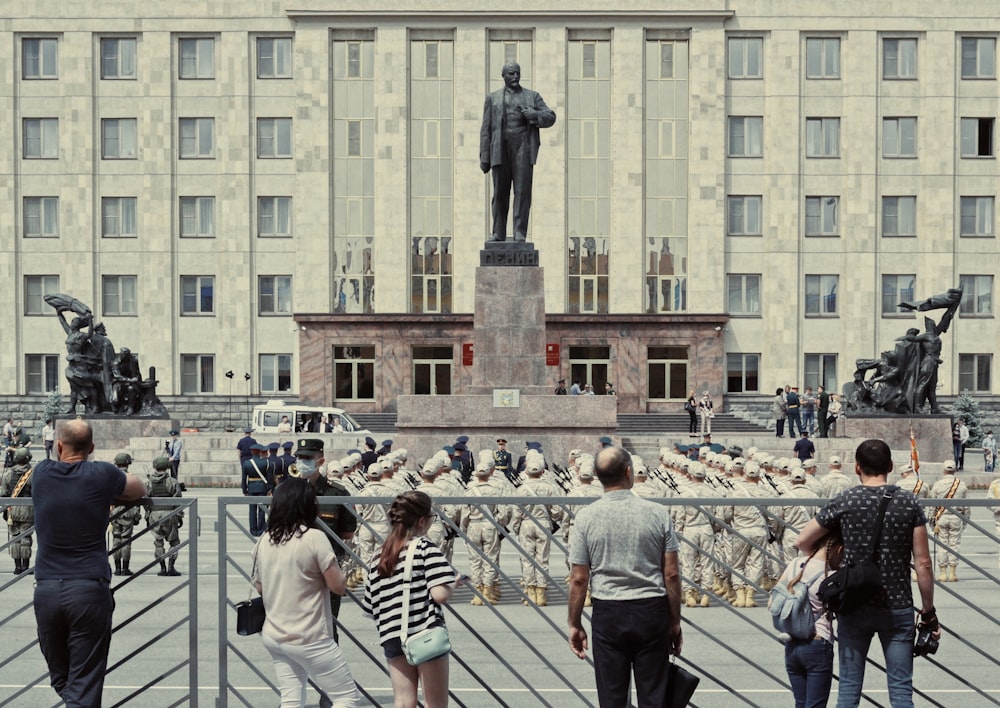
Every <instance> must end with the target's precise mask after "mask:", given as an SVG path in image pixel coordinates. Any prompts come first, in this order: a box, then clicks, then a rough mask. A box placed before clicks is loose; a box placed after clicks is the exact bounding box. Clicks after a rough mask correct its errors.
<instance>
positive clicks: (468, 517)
mask: <svg viewBox="0 0 1000 708" xmlns="http://www.w3.org/2000/svg"><path fill="white" fill-rule="evenodd" d="M491 470H492V468H487V469H484V468H482V467H477V468H476V476H475V480H476V481H475V482H473V483H472V484H470V485H469V488H468V489H467V490H466V492H465V496H466V497H470V498H472V497H495V496H498V495H499V488H498V487H497V486H496V485H494V484H493V483H492V482H491V480H490V478H489V475H490V472H491ZM484 472H485V474H483V473H484ZM509 521H510V507H508V506H507V505H504V504H469V505H467V506H464V507H463V508H462V512H461V527H462V530H463V531H464V532H465V534H466V536H467V537H468V549H469V572H470V575H471V583H472V584H473V585H474V586H475V587H476V589H477V590H478V591H479V592H480V594H482V595H484V596H486V597H487V599H488V600H490V602H492V603H493V604H496V602H497V601H496V600H494V599H493V597H491V596H490V595H489V594H487V590H488V589H491V588H492V587H493V586H494V585H499V583H498V582H497V569H498V568H499V566H500V532H499V530H498V529H499V528H500V527H501V526H506V525H507V524H508V523H509ZM472 604H475V605H481V604H482V600H480V599H479V597H478V596H477V597H474V598H473V599H472Z"/></svg>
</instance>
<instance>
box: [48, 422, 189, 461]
mask: <svg viewBox="0 0 1000 708" xmlns="http://www.w3.org/2000/svg"><path fill="white" fill-rule="evenodd" d="M74 417H75V416H74ZM67 420H70V418H68V417H65V416H64V417H61V418H60V417H57V418H56V437H57V438H58V436H59V429H60V427H61V426H62V425H63V424H64V423H65V422H66V421H67ZM84 420H86V421H87V422H88V423H90V427H91V428H92V429H93V431H94V448H95V453H94V458H95V459H98V460H104V459H112V458H114V456H115V455H116V454H117V453H119V452H121V451H122V450H126V451H127V450H130V449H131V447H130V444H129V441H130V440H132V439H133V438H157V439H159V444H158V447H159V448H162V447H163V443H164V442H166V441H168V440H169V439H170V431H171V430H174V429H178V430H179V429H180V422H179V421H177V420H171V419H170V418H139V417H116V416H108V415H98V416H93V417H86V416H84ZM109 454H110V457H109Z"/></svg>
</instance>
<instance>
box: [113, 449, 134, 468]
mask: <svg viewBox="0 0 1000 708" xmlns="http://www.w3.org/2000/svg"><path fill="white" fill-rule="evenodd" d="M115 464H116V465H118V466H119V467H128V466H129V465H131V464H132V456H131V455H130V454H128V453H127V452H119V453H118V454H117V455H115Z"/></svg>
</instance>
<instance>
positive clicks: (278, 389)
mask: <svg viewBox="0 0 1000 708" xmlns="http://www.w3.org/2000/svg"><path fill="white" fill-rule="evenodd" d="M257 376H258V379H259V380H260V392H261V393H287V392H288V391H291V390H292V355H291V354H261V355H260V367H259V368H258V369H257Z"/></svg>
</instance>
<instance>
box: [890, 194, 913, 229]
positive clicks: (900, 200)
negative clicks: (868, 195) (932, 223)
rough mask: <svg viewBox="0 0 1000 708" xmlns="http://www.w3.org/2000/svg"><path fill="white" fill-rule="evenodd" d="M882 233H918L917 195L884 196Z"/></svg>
mask: <svg viewBox="0 0 1000 708" xmlns="http://www.w3.org/2000/svg"><path fill="white" fill-rule="evenodd" d="M882 235H883V236H916V235H917V198H916V197H882Z"/></svg>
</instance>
